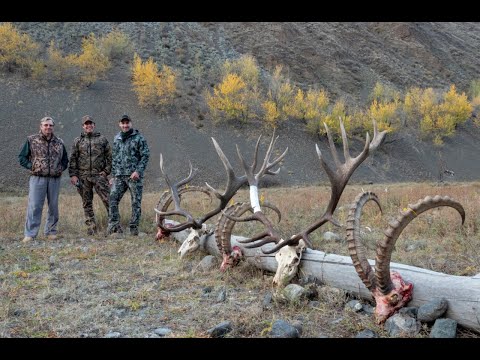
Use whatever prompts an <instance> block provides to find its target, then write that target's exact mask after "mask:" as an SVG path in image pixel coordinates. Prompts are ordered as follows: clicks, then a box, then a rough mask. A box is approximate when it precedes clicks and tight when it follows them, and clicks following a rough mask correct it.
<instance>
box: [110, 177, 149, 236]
mask: <svg viewBox="0 0 480 360" xmlns="http://www.w3.org/2000/svg"><path fill="white" fill-rule="evenodd" d="M127 190H130V199H131V203H132V216H131V218H130V223H129V226H130V230H133V229H138V224H139V223H140V216H141V215H142V194H143V179H140V180H138V181H134V180H132V179H130V177H129V176H128V175H125V176H116V177H115V178H114V179H113V185H112V188H111V189H110V216H109V218H108V230H107V231H108V232H110V233H111V232H115V231H120V229H121V227H120V212H119V209H118V204H119V203H120V200H122V197H123V195H124V194H125V192H126V191H127Z"/></svg>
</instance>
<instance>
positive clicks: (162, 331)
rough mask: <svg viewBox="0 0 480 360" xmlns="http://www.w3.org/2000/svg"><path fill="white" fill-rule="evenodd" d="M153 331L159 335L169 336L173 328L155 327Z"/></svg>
mask: <svg viewBox="0 0 480 360" xmlns="http://www.w3.org/2000/svg"><path fill="white" fill-rule="evenodd" d="M153 332H154V333H155V334H157V335H158V336H162V337H163V336H168V335H170V334H171V333H172V330H171V329H169V328H158V329H155V330H153Z"/></svg>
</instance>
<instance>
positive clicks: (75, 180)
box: [70, 175, 78, 185]
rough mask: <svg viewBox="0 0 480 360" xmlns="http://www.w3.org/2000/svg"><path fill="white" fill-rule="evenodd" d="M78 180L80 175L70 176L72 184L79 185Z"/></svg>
mask: <svg viewBox="0 0 480 360" xmlns="http://www.w3.org/2000/svg"><path fill="white" fill-rule="evenodd" d="M77 181H78V177H76V176H75V175H74V176H72V177H71V178H70V182H71V183H72V185H77Z"/></svg>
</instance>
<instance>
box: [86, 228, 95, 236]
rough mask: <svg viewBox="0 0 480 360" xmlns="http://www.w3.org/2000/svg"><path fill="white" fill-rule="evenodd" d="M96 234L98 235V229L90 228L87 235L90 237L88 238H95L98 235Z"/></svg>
mask: <svg viewBox="0 0 480 360" xmlns="http://www.w3.org/2000/svg"><path fill="white" fill-rule="evenodd" d="M96 234H97V229H96V228H89V229H88V230H87V235H88V236H94V235H96Z"/></svg>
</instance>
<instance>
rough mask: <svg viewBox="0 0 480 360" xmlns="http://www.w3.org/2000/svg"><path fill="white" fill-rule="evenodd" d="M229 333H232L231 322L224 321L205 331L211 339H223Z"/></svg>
mask: <svg viewBox="0 0 480 360" xmlns="http://www.w3.org/2000/svg"><path fill="white" fill-rule="evenodd" d="M230 331H232V323H231V321H224V322H222V323H220V324H218V325H216V326H215V327H213V328H211V329H209V330H207V333H208V334H209V335H210V337H212V338H218V337H223V336H225V335H226V334H228V333H229V332H230Z"/></svg>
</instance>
